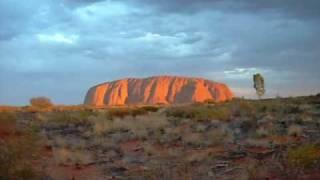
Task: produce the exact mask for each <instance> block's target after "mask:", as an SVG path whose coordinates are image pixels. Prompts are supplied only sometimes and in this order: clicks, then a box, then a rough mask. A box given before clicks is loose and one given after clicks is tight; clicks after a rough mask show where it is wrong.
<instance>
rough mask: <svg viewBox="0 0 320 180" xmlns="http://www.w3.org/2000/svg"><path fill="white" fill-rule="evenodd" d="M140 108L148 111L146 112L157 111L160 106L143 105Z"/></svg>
mask: <svg viewBox="0 0 320 180" xmlns="http://www.w3.org/2000/svg"><path fill="white" fill-rule="evenodd" d="M140 109H143V110H145V111H148V112H157V111H158V110H159V109H160V107H157V106H143V107H141V108H140Z"/></svg>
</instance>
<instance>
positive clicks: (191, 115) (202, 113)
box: [166, 105, 231, 121]
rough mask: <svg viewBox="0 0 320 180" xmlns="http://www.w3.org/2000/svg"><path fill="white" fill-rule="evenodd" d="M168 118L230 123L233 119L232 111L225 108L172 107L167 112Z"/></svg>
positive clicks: (201, 106)
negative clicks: (215, 120)
mask: <svg viewBox="0 0 320 180" xmlns="http://www.w3.org/2000/svg"><path fill="white" fill-rule="evenodd" d="M166 115H167V116H168V117H176V118H188V119H194V120H200V121H201V120H214V119H217V120H222V121H228V120H230V118H231V112H230V109H229V108H227V107H225V106H214V107H210V106H203V105H193V106H183V107H172V108H169V109H167V110H166Z"/></svg>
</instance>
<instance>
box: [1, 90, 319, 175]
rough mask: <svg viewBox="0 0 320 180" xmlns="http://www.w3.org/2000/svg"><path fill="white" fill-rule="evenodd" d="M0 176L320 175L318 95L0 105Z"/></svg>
mask: <svg viewBox="0 0 320 180" xmlns="http://www.w3.org/2000/svg"><path fill="white" fill-rule="evenodd" d="M0 179H179V180H180V179H197V180H198V179H320V96H319V95H317V96H308V97H296V98H276V99H266V100H245V99H234V100H232V101H229V102H224V103H210V102H208V103H199V104H188V105H172V106H161V105H159V106H139V107H135V106H128V107H105V108H99V109H98V108H93V107H85V106H51V105H50V106H26V107H0Z"/></svg>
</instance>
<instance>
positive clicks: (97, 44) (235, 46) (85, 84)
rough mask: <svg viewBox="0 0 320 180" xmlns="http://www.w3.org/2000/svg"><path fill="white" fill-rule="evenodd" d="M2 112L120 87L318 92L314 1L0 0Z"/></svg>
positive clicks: (75, 100)
mask: <svg viewBox="0 0 320 180" xmlns="http://www.w3.org/2000/svg"><path fill="white" fill-rule="evenodd" d="M0 9H1V11H0V26H1V29H0V59H1V60H0V84H1V86H0V104H12V105H23V104H26V103H28V100H29V98H30V97H33V96H38V95H43V96H49V97H51V98H52V100H53V101H54V102H56V103H64V104H79V103H82V101H83V98H84V95H85V93H86V91H87V89H88V88H89V87H90V86H92V85H94V84H96V83H100V82H104V81H108V80H113V79H117V78H123V77H129V76H134V77H145V76H152V75H159V74H168V75H187V76H201V77H206V78H209V79H212V80H217V81H222V82H226V83H227V84H229V85H230V86H231V88H233V89H234V91H235V93H236V95H238V96H247V97H254V95H255V94H254V90H253V88H252V82H251V80H252V74H253V73H256V72H260V73H262V74H263V75H264V76H265V79H266V83H267V84H266V85H267V96H276V95H281V96H290V95H303V94H310V93H316V92H318V91H320V90H319V89H320V88H319V87H320V83H319V77H320V72H319V70H318V67H320V60H319V57H320V41H319V40H320V39H319V33H320V22H319V21H320V10H319V9H320V1H317V0H308V1H300V0H282V1H279V0H269V1H265V0H256V1H250V0H198V1H192V0H171V1H169V0H162V1H158V0H124V1H116V0H68V1H67V0H30V1H28V2H23V1H18V0H2V1H1V2H0Z"/></svg>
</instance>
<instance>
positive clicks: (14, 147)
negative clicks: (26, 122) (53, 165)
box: [0, 113, 41, 179]
mask: <svg viewBox="0 0 320 180" xmlns="http://www.w3.org/2000/svg"><path fill="white" fill-rule="evenodd" d="M8 123H10V128H8ZM0 127H2V128H6V129H5V130H6V133H5V134H3V135H4V136H0V179H40V174H41V173H40V172H39V171H38V170H37V169H36V168H34V161H35V160H37V159H38V158H39V151H38V150H39V149H38V147H40V145H39V144H38V143H39V139H38V137H37V136H36V134H34V133H33V132H32V131H31V130H29V129H24V130H20V129H19V130H18V129H17V126H16V124H15V119H14V116H13V115H12V114H2V113H1V115H0ZM18 132H19V133H18ZM1 133H4V131H3V129H0V135H1Z"/></svg>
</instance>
